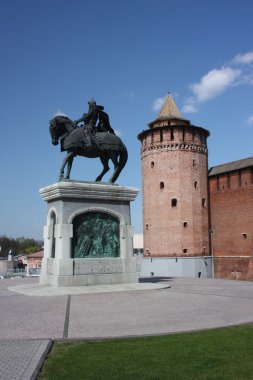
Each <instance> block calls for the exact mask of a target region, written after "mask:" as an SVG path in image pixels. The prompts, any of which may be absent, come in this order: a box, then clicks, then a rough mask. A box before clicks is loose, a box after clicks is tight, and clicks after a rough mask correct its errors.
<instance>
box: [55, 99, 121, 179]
mask: <svg viewBox="0 0 253 380" xmlns="http://www.w3.org/2000/svg"><path fill="white" fill-rule="evenodd" d="M88 104H89V110H88V112H87V113H86V114H84V115H83V116H82V117H81V118H80V119H78V120H76V121H72V120H70V119H69V118H68V117H66V116H56V117H54V118H53V119H52V120H50V127H49V131H50V135H51V139H52V144H53V145H57V144H58V143H59V141H60V146H61V151H62V152H64V151H66V152H67V156H66V157H65V158H64V160H63V163H62V166H61V169H60V176H59V180H63V179H69V178H70V171H71V168H72V163H73V160H74V158H75V156H82V157H88V158H96V157H99V158H100V160H101V162H102V165H103V170H102V172H101V173H100V174H99V176H98V177H97V178H96V182H99V181H101V180H102V178H103V176H104V175H105V173H107V172H108V171H109V170H110V168H109V165H108V162H109V160H111V161H112V163H113V165H114V172H113V174H112V176H111V178H110V179H109V183H114V182H115V181H116V180H117V178H118V176H119V175H120V173H121V171H122V169H123V168H124V166H125V165H126V162H127V158H128V153H127V148H126V147H125V145H124V144H123V142H122V141H121V139H120V138H119V137H118V136H116V135H115V133H114V130H113V129H112V127H111V125H110V121H109V116H108V115H107V113H106V112H104V107H103V106H99V105H97V104H96V102H95V100H94V99H91V100H90V101H89V102H88ZM80 123H83V124H82V126H79V125H78V124H80ZM66 165H67V170H66V175H65V176H64V172H65V166H66Z"/></svg>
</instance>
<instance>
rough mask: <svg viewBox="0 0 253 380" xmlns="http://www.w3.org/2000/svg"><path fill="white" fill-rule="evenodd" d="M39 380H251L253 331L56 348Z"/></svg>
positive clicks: (232, 330) (233, 329)
mask: <svg viewBox="0 0 253 380" xmlns="http://www.w3.org/2000/svg"><path fill="white" fill-rule="evenodd" d="M39 379H40V380H42V379H43V380H50V379H54V380H57V379H59V380H60V379H61V380H64V379H68V380H69V379H71V380H79V379H82V380H105V379H106V380H108V379H109V380H114V379H115V380H116V379H117V380H126V379H129V380H130V379H131V380H135V379H138V380H151V379H152V380H163V379H166V380H168V379H169V380H171V379H177V380H181V379H187V380H190V379H194V380H198V379H201V380H206V379H215V380H223V379H229V380H241V379H243V380H245V379H253V325H244V326H239V327H230V328H224V329H216V330H208V331H201V332H194V333H185V334H175V335H167V336H158V337H144V338H132V339H120V340H107V341H88V342H75V343H65V342H61V343H55V344H54V346H53V349H52V351H51V353H50V354H49V356H48V358H47V360H46V362H45V364H44V367H43V370H42V373H41V375H40V377H39Z"/></svg>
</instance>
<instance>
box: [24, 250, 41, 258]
mask: <svg viewBox="0 0 253 380" xmlns="http://www.w3.org/2000/svg"><path fill="white" fill-rule="evenodd" d="M43 257H44V251H39V252H35V253H30V255H27V258H28V259H30V258H37V259H43Z"/></svg>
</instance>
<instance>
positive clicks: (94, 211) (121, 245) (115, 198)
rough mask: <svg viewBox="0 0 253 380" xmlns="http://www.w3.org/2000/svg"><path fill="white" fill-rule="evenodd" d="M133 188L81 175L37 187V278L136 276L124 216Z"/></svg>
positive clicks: (105, 280)
mask: <svg viewBox="0 0 253 380" xmlns="http://www.w3.org/2000/svg"><path fill="white" fill-rule="evenodd" d="M138 192H139V191H138V190H137V189H135V188H130V187H123V186H118V185H114V184H109V185H108V184H105V183H96V182H81V181H60V182H57V183H54V184H52V185H50V186H47V187H44V188H42V189H40V194H41V196H42V198H43V199H44V200H45V201H46V202H47V206H48V210H47V222H46V225H45V227H44V259H43V263H42V269H41V276H40V283H41V284H49V285H53V286H75V285H76V286H80V285H96V284H100V285H101V284H106V285H107V284H117V283H130V282H138V274H137V270H136V262H135V258H134V257H133V234H134V231H133V227H132V225H131V220H130V202H131V201H133V200H134V199H135V198H136V196H137V194H138Z"/></svg>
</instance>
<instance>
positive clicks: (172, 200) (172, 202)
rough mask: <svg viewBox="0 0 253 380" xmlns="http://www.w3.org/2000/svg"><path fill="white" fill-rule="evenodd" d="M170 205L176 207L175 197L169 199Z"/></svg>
mask: <svg viewBox="0 0 253 380" xmlns="http://www.w3.org/2000/svg"><path fill="white" fill-rule="evenodd" d="M171 207H177V198H172V199H171Z"/></svg>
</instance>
